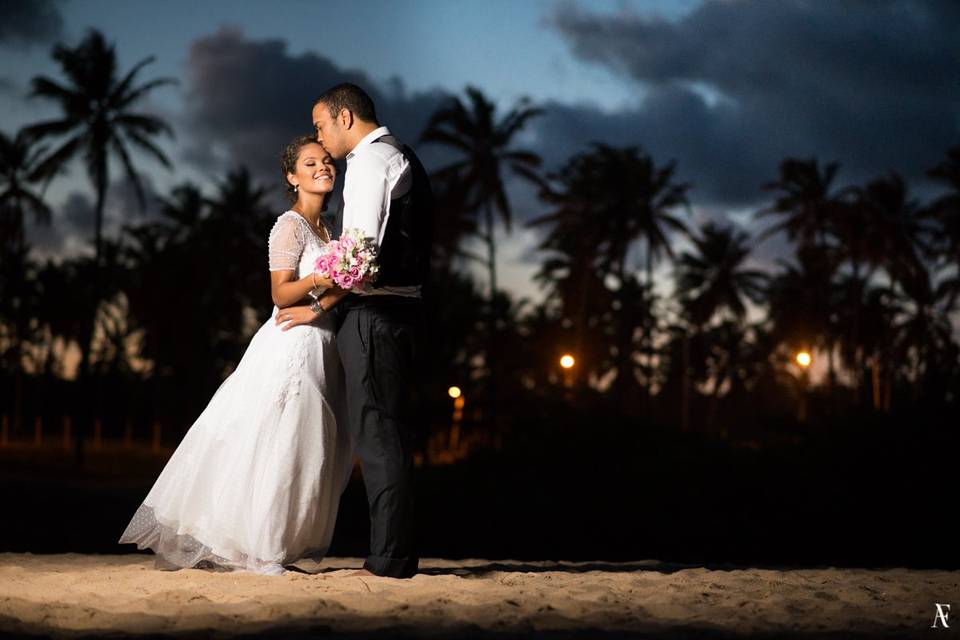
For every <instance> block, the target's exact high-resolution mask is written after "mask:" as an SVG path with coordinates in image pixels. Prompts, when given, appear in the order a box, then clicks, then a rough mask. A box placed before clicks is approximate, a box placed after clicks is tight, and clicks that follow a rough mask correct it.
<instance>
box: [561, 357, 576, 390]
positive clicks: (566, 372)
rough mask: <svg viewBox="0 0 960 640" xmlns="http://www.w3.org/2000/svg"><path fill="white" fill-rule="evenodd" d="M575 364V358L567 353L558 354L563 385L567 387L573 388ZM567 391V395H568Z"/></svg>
mask: <svg viewBox="0 0 960 640" xmlns="http://www.w3.org/2000/svg"><path fill="white" fill-rule="evenodd" d="M575 364H577V361H576V359H574V357H573V356H572V355H570V354H569V353H565V354H563V355H562V356H560V367H561V368H562V369H563V386H564V387H566V388H567V389H572V388H573V365H575ZM569 393H570V392H569V391H568V392H567V395H569Z"/></svg>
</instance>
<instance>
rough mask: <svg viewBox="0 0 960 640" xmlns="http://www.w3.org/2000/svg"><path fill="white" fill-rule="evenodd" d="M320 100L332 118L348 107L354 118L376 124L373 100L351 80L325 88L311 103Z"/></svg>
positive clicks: (318, 102)
mask: <svg viewBox="0 0 960 640" xmlns="http://www.w3.org/2000/svg"><path fill="white" fill-rule="evenodd" d="M321 102H322V103H323V104H325V105H327V109H329V111H330V117H332V118H336V117H337V115H338V114H339V113H340V112H341V111H343V110H344V109H349V110H350V112H351V113H352V114H353V116H354V117H355V118H360V119H361V120H364V121H365V122H372V123H374V124H378V123H377V110H376V109H375V108H374V106H373V100H372V99H371V98H370V96H369V95H368V94H367V92H366V91H364V90H363V89H361V88H360V87H358V86H357V85H355V84H353V83H351V82H343V83H341V84H338V85H337V86H335V87H333V88H331V89H327V90H326V91H324V92H323V94H322V95H321V96H320V97H319V98H317V101H316V102H314V103H313V104H314V105H317V104H320V103H321Z"/></svg>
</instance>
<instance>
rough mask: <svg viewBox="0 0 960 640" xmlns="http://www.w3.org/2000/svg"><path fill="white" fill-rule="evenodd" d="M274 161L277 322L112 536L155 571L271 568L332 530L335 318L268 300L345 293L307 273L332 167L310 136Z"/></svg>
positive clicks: (340, 452)
mask: <svg viewBox="0 0 960 640" xmlns="http://www.w3.org/2000/svg"><path fill="white" fill-rule="evenodd" d="M281 168H282V170H283V174H284V178H285V180H286V184H287V190H288V194H289V195H290V196H291V199H293V200H295V202H294V204H293V205H292V206H291V208H290V210H288V211H286V212H285V213H283V214H281V215H280V216H279V217H278V218H277V221H276V223H275V224H274V226H273V230H272V231H271V232H270V238H269V245H268V246H269V266H270V272H271V274H270V276H271V291H272V295H273V301H274V303H275V304H276V305H277V306H276V307H275V308H274V314H273V315H277V316H278V318H277V319H278V321H280V322H281V324H279V325H278V324H277V322H275V321H274V319H273V318H272V317H271V318H270V319H268V320H267V322H266V323H264V325H263V326H262V327H260V329H259V330H258V331H257V333H256V335H254V336H253V339H252V340H251V341H250V345H249V346H248V347H247V350H246V352H245V353H244V355H243V358H242V359H241V360H240V363H239V364H238V365H237V368H236V370H235V371H234V372H233V373H232V374H231V375H230V376H229V377H228V378H227V379H226V380H225V381H224V382H223V384H222V385H221V386H220V388H219V389H218V390H217V392H216V393H215V394H214V395H213V397H212V398H211V400H210V403H209V404H208V405H207V407H206V409H204V411H203V412H202V413H201V414H200V417H199V418H197V421H196V422H195V423H194V424H193V426H191V427H190V429H189V431H187V433H186V435H185V436H184V438H183V441H182V442H181V443H180V445H179V446H178V447H177V449H176V451H175V452H174V453H173V456H172V457H171V458H170V460H169V461H168V462H167V464H166V466H165V467H164V469H163V471H162V472H161V473H160V476H159V477H158V478H157V481H156V482H155V483H154V485H153V488H152V489H151V490H150V492H149V493H148V494H147V497H146V498H145V499H144V501H143V504H142V505H141V506H140V507H139V508H138V509H137V511H136V513H135V514H134V516H133V518H132V520H131V521H130V524H129V525H128V526H127V528H126V530H125V531H124V532H123V535H122V536H121V537H120V542H121V543H135V544H136V545H137V547H138V548H139V549H146V548H150V549H152V550H153V551H154V552H155V553H156V554H157V566H158V567H160V568H164V569H177V568H184V567H195V566H197V565H198V564H199V565H200V566H201V567H203V566H210V565H213V566H214V567H223V568H227V569H235V570H245V571H252V572H256V573H265V574H274V575H280V574H283V573H284V569H283V567H284V565H287V564H291V563H293V562H295V561H296V560H298V559H300V558H313V559H319V558H320V557H322V556H323V555H325V554H326V552H327V549H328V548H329V546H330V540H331V538H332V537H333V527H334V523H335V521H336V518H337V509H338V506H339V501H340V494H341V493H342V492H343V490H344V488H345V487H346V484H347V481H348V480H349V477H350V471H351V469H352V450H351V446H350V439H349V438H350V436H349V433H348V431H347V428H346V425H347V420H346V405H345V392H344V387H343V370H342V368H341V364H340V360H339V358H338V356H337V346H336V343H335V342H334V340H335V337H334V336H335V327H334V318H333V317H332V316H330V315H327V314H324V313H321V315H320V316H319V318H317V319H316V320H315V321H313V322H312V323H308V324H299V323H298V322H296V320H299V318H296V319H295V318H294V317H293V316H294V315H296V314H297V313H298V312H297V309H305V307H298V308H296V309H290V310H289V312H287V311H278V309H282V308H284V307H289V306H291V305H294V304H296V303H298V302H300V301H302V300H304V299H306V298H307V297H308V296H310V297H313V298H315V300H314V302H313V308H314V309H315V310H316V308H317V306H319V307H320V308H322V309H323V310H327V309H329V308H330V307H331V306H332V305H333V304H335V303H336V302H337V300H339V298H341V297H342V296H343V295H344V292H343V291H341V290H340V289H337V288H335V287H333V286H332V283H331V282H330V281H329V280H328V279H325V278H322V277H320V276H319V275H318V274H315V273H314V271H313V264H314V262H315V261H316V258H317V256H318V255H319V252H320V250H321V247H322V246H323V245H324V243H325V242H328V241H329V239H330V236H329V233H328V232H327V229H326V228H325V226H324V224H323V222H322V219H321V212H322V211H323V208H324V205H325V203H326V200H327V198H328V197H329V194H330V192H331V191H332V190H333V183H334V178H335V177H336V169H335V167H334V164H333V158H331V157H330V154H328V153H327V152H326V150H325V149H324V148H323V147H322V146H321V145H320V144H318V143H317V142H316V139H315V138H314V137H311V136H303V137H301V138H297V139H296V140H294V141H293V142H292V143H291V144H290V145H289V146H288V147H287V149H286V151H285V152H284V154H283V157H282V159H281ZM318 294H321V295H319V297H318ZM311 317H312V314H311ZM285 320H294V321H293V322H288V323H286V324H284V323H283V321H285ZM294 325H296V326H294Z"/></svg>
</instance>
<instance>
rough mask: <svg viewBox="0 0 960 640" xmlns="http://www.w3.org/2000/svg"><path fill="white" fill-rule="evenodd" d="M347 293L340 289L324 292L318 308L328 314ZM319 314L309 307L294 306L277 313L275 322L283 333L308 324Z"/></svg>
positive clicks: (335, 288)
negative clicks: (281, 328) (281, 327)
mask: <svg viewBox="0 0 960 640" xmlns="http://www.w3.org/2000/svg"><path fill="white" fill-rule="evenodd" d="M348 293H350V292H349V291H346V290H344V289H341V288H340V287H333V288H332V289H328V290H327V291H325V292H324V294H323V295H322V296H320V297H319V298H318V300H319V302H320V306H321V307H322V308H323V312H322V313H329V312H330V310H331V309H332V308H333V307H334V305H336V304H337V303H338V302H339V301H340V300H341V299H342V298H343V297H344V296H346V295H347V294H348ZM320 315H321V314H320V313H316V312H314V311H312V310H311V309H310V307H309V306H302V305H300V306H295V307H287V308H286V309H282V310H281V311H278V312H277V315H276V317H275V321H276V323H277V324H279V325H283V331H286V330H287V329H292V328H293V327H296V326H297V325H301V324H310V323H311V322H313V321H314V320H316V319H317V318H318V317H320Z"/></svg>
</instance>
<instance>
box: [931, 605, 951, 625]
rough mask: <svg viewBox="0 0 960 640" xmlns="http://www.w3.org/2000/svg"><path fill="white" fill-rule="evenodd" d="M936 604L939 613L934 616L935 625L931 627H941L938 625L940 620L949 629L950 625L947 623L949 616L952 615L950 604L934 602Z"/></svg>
mask: <svg viewBox="0 0 960 640" xmlns="http://www.w3.org/2000/svg"><path fill="white" fill-rule="evenodd" d="M934 604H935V605H937V613H936V615H935V616H934V618H933V626H932V627H930V628H931V629H939V628H940V627H938V626H937V623H938V622H939V623H940V624H942V625H943V628H944V629H949V628H950V625H949V624H948V623H947V617H948V616H949V615H950V605H948V604H940V603H938V602H934Z"/></svg>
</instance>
